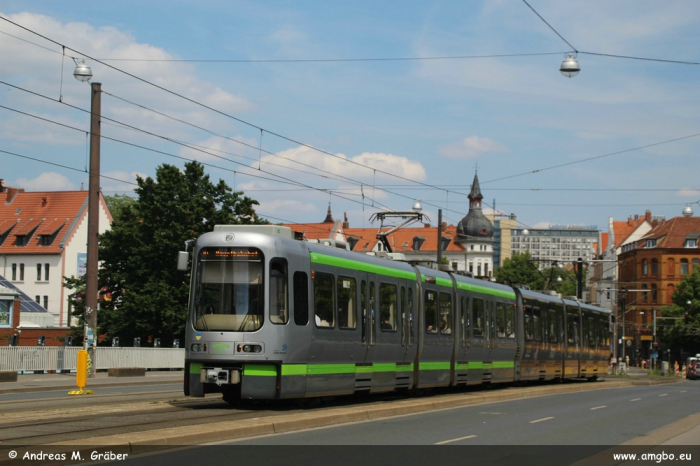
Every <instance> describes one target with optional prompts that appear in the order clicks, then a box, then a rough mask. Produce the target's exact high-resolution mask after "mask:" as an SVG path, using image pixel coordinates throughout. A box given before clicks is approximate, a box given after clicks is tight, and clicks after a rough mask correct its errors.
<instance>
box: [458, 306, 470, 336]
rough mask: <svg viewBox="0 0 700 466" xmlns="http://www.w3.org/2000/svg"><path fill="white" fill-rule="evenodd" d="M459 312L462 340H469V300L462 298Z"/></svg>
mask: <svg viewBox="0 0 700 466" xmlns="http://www.w3.org/2000/svg"><path fill="white" fill-rule="evenodd" d="M461 303H462V304H461V306H460V308H461V311H462V316H461V319H462V322H461V325H462V340H466V339H468V338H469V299H468V298H466V297H464V296H462V301H461Z"/></svg>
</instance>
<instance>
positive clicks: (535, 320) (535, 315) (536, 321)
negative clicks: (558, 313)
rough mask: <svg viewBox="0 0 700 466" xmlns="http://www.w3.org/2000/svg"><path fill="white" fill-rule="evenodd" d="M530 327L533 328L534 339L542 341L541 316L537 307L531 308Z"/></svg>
mask: <svg viewBox="0 0 700 466" xmlns="http://www.w3.org/2000/svg"><path fill="white" fill-rule="evenodd" d="M532 327H533V329H534V334H535V341H542V318H541V311H540V308H539V307H535V308H533V309H532Z"/></svg>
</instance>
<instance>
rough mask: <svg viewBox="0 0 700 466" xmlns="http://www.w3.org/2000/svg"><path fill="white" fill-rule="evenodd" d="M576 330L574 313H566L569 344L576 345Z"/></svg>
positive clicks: (567, 341)
mask: <svg viewBox="0 0 700 466" xmlns="http://www.w3.org/2000/svg"><path fill="white" fill-rule="evenodd" d="M574 332H575V329H574V315H573V314H566V343H567V344H568V345H569V346H574V341H575V340H576V338H575V335H574Z"/></svg>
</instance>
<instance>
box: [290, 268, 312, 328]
mask: <svg viewBox="0 0 700 466" xmlns="http://www.w3.org/2000/svg"><path fill="white" fill-rule="evenodd" d="M294 323H295V324H297V325H306V324H308V323H309V278H308V275H306V272H294Z"/></svg>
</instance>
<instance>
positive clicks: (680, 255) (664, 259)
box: [617, 211, 700, 362]
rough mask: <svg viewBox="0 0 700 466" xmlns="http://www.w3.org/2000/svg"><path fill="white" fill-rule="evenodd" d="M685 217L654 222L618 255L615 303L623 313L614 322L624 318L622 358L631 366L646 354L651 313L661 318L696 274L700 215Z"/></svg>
mask: <svg viewBox="0 0 700 466" xmlns="http://www.w3.org/2000/svg"><path fill="white" fill-rule="evenodd" d="M686 214H687V215H684V216H681V217H675V218H673V219H671V220H669V221H662V222H660V223H658V224H657V225H656V226H654V227H653V228H652V229H651V230H650V231H648V232H647V233H646V234H645V235H644V236H642V237H641V238H640V239H638V240H637V241H634V242H630V243H628V244H626V245H624V246H623V247H622V251H621V254H620V255H619V256H618V259H619V261H620V270H619V278H618V290H620V292H618V296H617V299H618V303H619V306H620V308H621V307H622V302H623V300H624V309H625V310H624V319H623V318H622V316H620V317H618V324H619V325H622V321H623V320H624V334H625V339H624V344H625V348H626V350H628V351H626V354H627V355H629V357H630V358H631V359H634V360H635V362H638V360H640V359H648V358H649V357H650V356H651V352H652V343H653V315H654V311H656V315H657V318H659V317H661V316H662V309H663V307H664V306H669V305H671V304H673V301H672V295H673V292H674V291H675V290H676V287H677V286H678V283H679V282H680V281H681V280H682V279H683V277H685V276H686V275H687V274H689V273H692V272H693V271H694V270H700V249H699V248H698V242H700V217H693V216H692V211H690V212H687V211H686ZM623 290H624V293H622V291H623ZM621 313H622V310H621V309H620V314H621ZM659 320H661V319H659ZM620 337H621V335H620ZM618 354H619V353H618Z"/></svg>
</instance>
